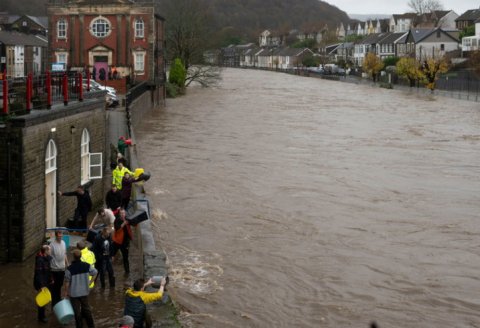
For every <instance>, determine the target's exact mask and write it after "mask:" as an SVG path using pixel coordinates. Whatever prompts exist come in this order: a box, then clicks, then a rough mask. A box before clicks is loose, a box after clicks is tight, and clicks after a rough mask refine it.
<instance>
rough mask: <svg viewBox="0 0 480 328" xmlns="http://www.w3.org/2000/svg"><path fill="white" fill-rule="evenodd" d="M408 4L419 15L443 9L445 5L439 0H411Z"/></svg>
mask: <svg viewBox="0 0 480 328" xmlns="http://www.w3.org/2000/svg"><path fill="white" fill-rule="evenodd" d="M407 5H408V6H409V7H410V8H411V9H412V10H413V11H414V12H415V13H417V14H418V15H423V14H426V13H430V12H432V11H434V10H442V9H443V5H442V3H441V2H440V1H439V0H409V1H408V3H407Z"/></svg>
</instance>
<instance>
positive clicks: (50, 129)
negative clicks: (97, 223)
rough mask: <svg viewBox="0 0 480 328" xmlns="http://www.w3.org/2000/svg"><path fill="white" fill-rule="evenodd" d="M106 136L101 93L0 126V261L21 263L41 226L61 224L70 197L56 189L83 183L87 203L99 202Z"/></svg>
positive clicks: (69, 211)
mask: <svg viewBox="0 0 480 328" xmlns="http://www.w3.org/2000/svg"><path fill="white" fill-rule="evenodd" d="M106 133H107V131H106V113H105V100H104V94H103V93H102V94H101V96H100V98H93V99H86V100H84V101H83V102H72V103H70V104H69V105H68V106H63V105H59V106H54V107H53V108H52V109H51V110H34V111H32V112H31V113H30V114H26V115H23V116H17V117H13V118H11V119H9V120H7V121H6V122H5V123H3V124H0V154H2V156H0V262H8V261H22V260H24V259H26V258H27V257H29V256H30V255H32V254H34V253H35V252H36V251H37V250H38V247H39V246H40V245H41V243H42V241H43V240H44V238H45V229H46V228H54V227H57V226H65V225H66V222H67V220H68V219H69V218H71V217H72V216H73V212H74V209H75V207H76V197H59V196H58V195H57V191H72V190H74V189H75V188H76V187H77V186H78V185H80V184H85V185H89V186H90V187H89V192H90V195H91V198H92V202H93V203H94V204H100V203H102V202H103V196H104V187H103V183H102V182H101V181H102V180H101V179H98V180H97V179H95V178H100V177H101V175H102V172H103V169H104V166H105V165H104V160H103V159H104V158H105V149H106V146H105V143H106V141H105V140H106V139H105V138H106V137H105V136H106ZM92 172H93V173H92Z"/></svg>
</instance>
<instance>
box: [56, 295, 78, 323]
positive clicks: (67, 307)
mask: <svg viewBox="0 0 480 328" xmlns="http://www.w3.org/2000/svg"><path fill="white" fill-rule="evenodd" d="M53 312H55V316H56V317H57V319H58V322H60V323H61V324H62V325H66V324H68V323H69V322H70V321H72V319H73V317H74V316H75V315H74V313H73V307H72V303H70V300H69V299H67V298H66V299H64V300H61V301H60V302H58V303H57V304H55V306H54V307H53Z"/></svg>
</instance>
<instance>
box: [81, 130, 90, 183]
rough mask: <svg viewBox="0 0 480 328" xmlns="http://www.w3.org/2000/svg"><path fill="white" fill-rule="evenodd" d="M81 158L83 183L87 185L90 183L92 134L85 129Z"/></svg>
mask: <svg viewBox="0 0 480 328" xmlns="http://www.w3.org/2000/svg"><path fill="white" fill-rule="evenodd" d="M80 157H81V165H82V167H81V171H80V174H81V182H80V184H82V185H83V184H85V183H87V182H88V181H90V133H88V130H87V129H83V132H82V142H81V144H80Z"/></svg>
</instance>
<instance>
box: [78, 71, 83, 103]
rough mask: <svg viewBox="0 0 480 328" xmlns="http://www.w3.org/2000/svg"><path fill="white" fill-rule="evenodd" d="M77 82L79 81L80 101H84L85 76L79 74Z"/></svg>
mask: <svg viewBox="0 0 480 328" xmlns="http://www.w3.org/2000/svg"><path fill="white" fill-rule="evenodd" d="M77 80H78V101H83V76H82V73H81V72H78V74H77Z"/></svg>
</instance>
